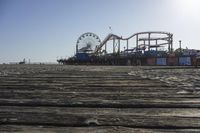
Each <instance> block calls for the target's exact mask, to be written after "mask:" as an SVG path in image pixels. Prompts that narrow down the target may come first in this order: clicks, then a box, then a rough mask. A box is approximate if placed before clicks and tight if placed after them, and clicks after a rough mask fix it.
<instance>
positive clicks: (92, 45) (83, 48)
mask: <svg viewBox="0 0 200 133" xmlns="http://www.w3.org/2000/svg"><path fill="white" fill-rule="evenodd" d="M100 44H101V40H100V38H99V37H98V36H97V35H96V34H94V33H91V32H87V33H84V34H82V35H81V36H80V37H79V38H78V40H77V43H76V46H77V52H78V53H92V52H93V51H94V50H95V49H96V47H97V46H98V45H100Z"/></svg>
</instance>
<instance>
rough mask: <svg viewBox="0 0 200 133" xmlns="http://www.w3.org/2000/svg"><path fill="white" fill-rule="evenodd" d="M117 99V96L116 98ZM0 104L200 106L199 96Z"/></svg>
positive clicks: (9, 102)
mask: <svg viewBox="0 0 200 133" xmlns="http://www.w3.org/2000/svg"><path fill="white" fill-rule="evenodd" d="M116 99H117V98H116ZM0 105H1V106H2V105H12V106H13V105H18V106H65V107H112V108H117V107H120V108H130V107H131V108H134V107H149V108H152V107H162V108H168V107H171V108H184V107H185V108H192V107H196V108H197V107H198V108H199V107H200V99H199V98H162V99H156V98H136V99H126V100H113V99H102V98H101V99H100V98H96V97H93V98H88V97H87V98H81V99H77V97H73V98H72V99H67V98H66V99H61V98H55V99H52V98H45V99H40V98H29V99H13V98H10V99H0Z"/></svg>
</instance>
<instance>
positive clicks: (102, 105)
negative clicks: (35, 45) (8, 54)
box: [0, 65, 200, 133]
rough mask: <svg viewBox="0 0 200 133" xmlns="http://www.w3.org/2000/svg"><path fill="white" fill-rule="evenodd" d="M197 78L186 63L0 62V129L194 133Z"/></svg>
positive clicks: (199, 99)
mask: <svg viewBox="0 0 200 133" xmlns="http://www.w3.org/2000/svg"><path fill="white" fill-rule="evenodd" d="M162 73H163V74H162ZM154 77H155V78H154ZM199 79H200V74H199V70H198V69H195V70H193V69H192V68H188V69H187V70H186V68H183V69H182V68H178V69H177V68H176V69H171V68H170V67H169V68H167V69H166V68H163V67H161V68H158V67H152V68H148V67H120V66H119V67H111V66H109V67H108V66H61V65H0V132H4V133H10V132H16V133H19V132H22V133H23V132H24V133H25V132H30V133H40V132H47V133H54V132H72V133H78V132H82V133H88V132H90V133H104V132H108V133H110V132H117V133H129V132H131V133H138V132H147V133H160V132H185V133H197V132H200V109H199V108H200V89H199V87H200V85H199V84H198V82H199ZM188 81H189V82H188ZM182 82H185V83H187V84H184V83H182Z"/></svg>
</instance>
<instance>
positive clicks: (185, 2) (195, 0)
mask: <svg viewBox="0 0 200 133" xmlns="http://www.w3.org/2000/svg"><path fill="white" fill-rule="evenodd" d="M177 8H179V9H180V11H181V12H182V13H183V14H185V15H195V16H196V15H199V13H200V0H177Z"/></svg>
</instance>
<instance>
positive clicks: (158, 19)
mask: <svg viewBox="0 0 200 133" xmlns="http://www.w3.org/2000/svg"><path fill="white" fill-rule="evenodd" d="M109 26H111V27H112V29H113V33H115V34H117V35H119V36H123V37H127V36H130V35H131V34H133V33H135V32H141V31H168V32H171V33H173V34H174V45H175V47H178V40H182V42H183V47H186V46H187V47H188V48H196V49H200V35H199V32H200V0H0V63H3V62H7V63H8V62H13V61H20V60H22V59H23V58H27V59H31V61H35V62H48V61H50V62H55V61H56V58H57V57H61V56H62V57H63V58H64V57H66V56H68V57H69V56H72V55H73V54H74V52H75V45H76V40H77V38H78V37H79V36H80V35H81V34H82V33H85V32H88V31H89V32H94V33H96V34H97V35H98V36H99V37H100V38H101V40H103V39H104V38H105V37H106V35H107V34H108V33H109V32H110V31H109V28H108V27H109Z"/></svg>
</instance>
